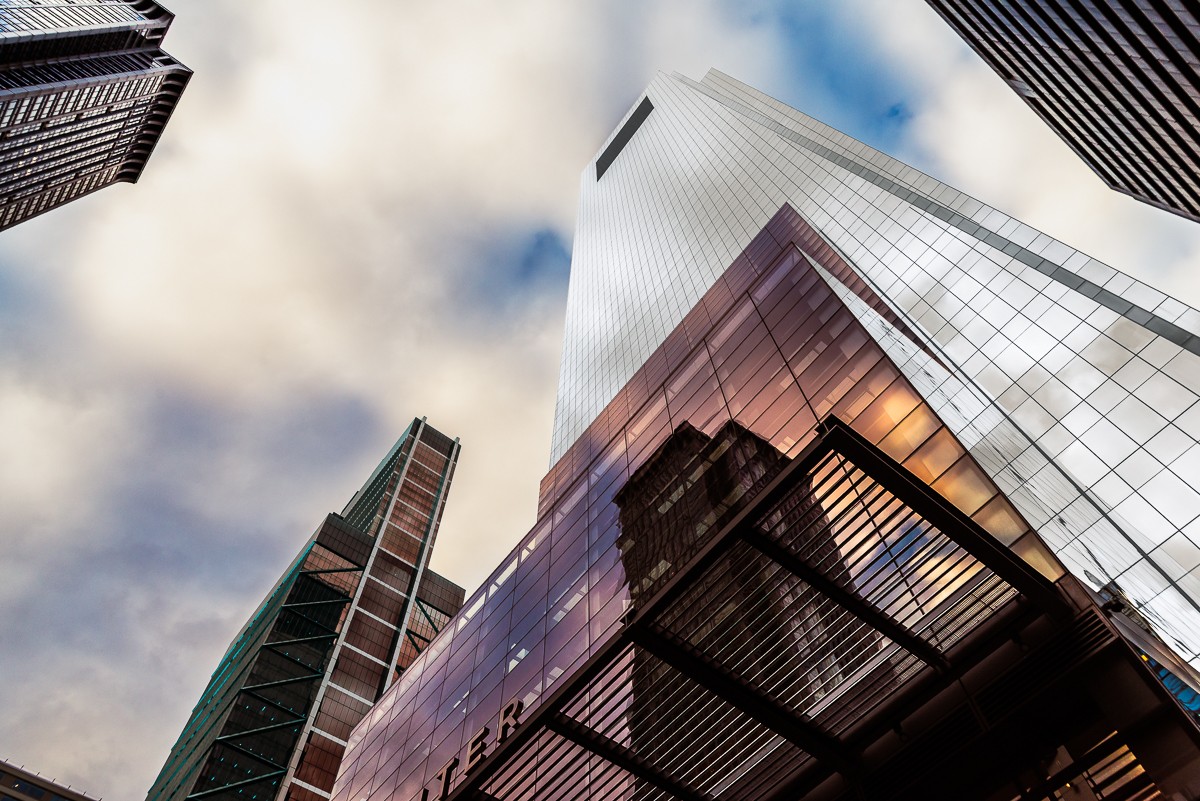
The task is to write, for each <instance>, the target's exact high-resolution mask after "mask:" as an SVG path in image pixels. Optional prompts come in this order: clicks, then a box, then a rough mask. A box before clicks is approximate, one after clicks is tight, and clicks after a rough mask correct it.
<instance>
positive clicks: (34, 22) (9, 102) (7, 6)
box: [0, 0, 192, 230]
mask: <svg viewBox="0 0 1200 801" xmlns="http://www.w3.org/2000/svg"><path fill="white" fill-rule="evenodd" d="M173 18H174V17H173V15H172V14H170V13H169V12H168V11H166V10H165V9H164V8H163V7H162V6H160V5H159V4H157V3H155V2H152V1H151V0H36V1H35V2H31V1H30V0H0V230H4V229H5V228H10V227H12V226H14V225H16V224H17V223H19V222H22V221H24V220H27V219H29V218H30V217H34V216H36V215H38V214H41V213H42V212H45V211H48V210H50V209H52V208H54V207H56V206H60V205H62V204H63V203H67V202H69V201H72V200H74V199H75V198H78V197H82V196H83V195H86V194H88V193H90V192H94V191H96V190H97V189H102V188H104V187H106V186H108V185H110V184H112V183H116V182H118V181H126V182H130V183H133V182H136V181H137V180H138V178H139V177H140V176H141V174H142V170H143V169H144V168H145V166H146V160H147V159H148V158H149V157H150V153H151V152H152V151H153V150H154V146H155V145H156V144H157V143H158V139H159V137H160V136H161V135H162V131H163V127H164V126H165V125H166V124H167V120H168V119H170V117H171V113H172V112H173V111H174V109H175V105H176V103H177V102H178V101H179V97H180V95H181V94H182V93H183V90H184V87H186V86H187V82H188V80H189V79H190V78H191V75H192V73H191V70H189V69H188V68H187V67H184V66H183V65H182V64H180V63H179V62H178V61H176V60H175V59H174V58H172V57H171V56H169V55H168V54H167V53H165V52H163V51H162V50H161V49H160V47H159V45H160V43H161V42H162V39H163V37H164V36H165V35H166V33H167V28H168V27H169V26H170V24H171V20H172V19H173Z"/></svg>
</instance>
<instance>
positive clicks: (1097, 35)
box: [929, 0, 1200, 220]
mask: <svg viewBox="0 0 1200 801" xmlns="http://www.w3.org/2000/svg"><path fill="white" fill-rule="evenodd" d="M929 5H931V6H932V7H933V8H934V9H936V10H937V12H938V13H939V14H941V15H942V17H943V18H944V19H945V20H946V22H948V23H950V26H951V27H952V28H954V30H956V31H957V32H958V34H959V35H960V36H962V37H963V39H965V40H966V41H967V43H968V44H969V45H971V47H972V48H973V49H974V50H975V52H976V53H978V54H979V55H980V57H982V58H983V60H984V61H986V62H987V63H988V66H990V67H991V68H992V69H994V70H995V71H996V72H997V73H998V74H999V75H1000V77H1001V78H1003V79H1004V80H1005V81H1007V82H1008V85H1009V86H1011V87H1012V88H1013V90H1014V91H1016V93H1017V94H1018V95H1020V96H1021V99H1022V100H1024V101H1025V102H1026V103H1027V104H1028V105H1029V107H1030V108H1031V109H1033V110H1034V111H1035V112H1036V113H1037V115H1038V116H1039V117H1041V118H1042V120H1043V121H1044V122H1045V123H1046V124H1047V125H1049V126H1050V127H1051V128H1053V129H1054V132H1055V133H1057V134H1058V135H1059V136H1061V137H1062V139H1063V141H1065V142H1066V143H1067V145H1069V146H1070V147H1071V149H1072V150H1074V151H1075V152H1076V153H1077V154H1078V155H1079V156H1080V158H1082V159H1083V160H1084V161H1085V162H1087V164H1088V166H1090V167H1091V168H1092V169H1093V170H1095V172H1096V174H1097V175H1099V176H1100V177H1101V178H1102V179H1103V180H1104V182H1105V183H1107V184H1108V185H1109V186H1111V187H1112V188H1113V189H1116V190H1117V191H1119V192H1124V193H1125V194H1127V195H1132V196H1133V197H1136V198H1138V199H1139V200H1144V201H1145V202H1147V203H1150V204H1152V205H1155V206H1158V207H1159V208H1163V209H1167V210H1168V211H1172V212H1175V213H1176V214H1180V215H1183V216H1184V217H1190V218H1191V219H1193V220H1200V15H1197V12H1196V8H1195V6H1194V5H1192V4H1188V3H1180V2H1162V1H1161V0H1116V1H1114V0H1105V2H1091V1H1090V0H1089V2H1072V0H1052V1H1051V2H1046V0H1037V2H1032V1H1031V0H1018V1H1017V2H996V0H929Z"/></svg>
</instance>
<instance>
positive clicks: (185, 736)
mask: <svg viewBox="0 0 1200 801" xmlns="http://www.w3.org/2000/svg"><path fill="white" fill-rule="evenodd" d="M458 452H459V444H458V440H451V439H450V438H448V437H446V436H445V435H443V434H442V433H440V432H439V431H437V430H436V429H434V428H433V427H432V426H430V425H428V424H427V423H426V422H425V420H424V418H422V419H419V420H413V422H412V424H411V425H410V426H409V428H408V430H407V431H405V432H404V434H403V435H402V436H401V437H400V439H399V440H398V441H397V442H396V444H395V446H394V447H393V448H392V450H391V451H390V452H389V453H388V455H387V456H386V457H384V459H383V461H381V462H380V463H379V466H378V467H377V468H376V469H375V471H374V472H373V473H372V474H371V477H370V478H368V479H367V481H366V483H364V484H363V486H362V488H361V489H360V490H359V491H358V492H356V493H355V494H354V497H353V498H351V499H350V502H349V503H348V504H346V507H345V509H343V510H342V512H341V514H333V513H331V514H329V515H328V516H327V517H326V518H325V520H324V521H323V522H322V523H321V525H320V526H318V528H317V530H316V532H315V533H314V534H313V535H312V537H311V538H310V539H309V541H308V543H307V544H306V545H305V546H304V548H303V549H302V550H301V551H300V554H299V555H298V556H297V557H296V559H295V560H294V561H293V562H292V564H291V566H290V567H289V568H288V569H287V571H285V572H284V574H283V577H282V578H281V579H280V580H279V582H278V583H277V584H276V585H275V587H274V588H273V589H272V590H271V592H270V593H269V594H268V595H267V597H266V599H265V600H264V601H263V602H262V605H261V606H259V608H258V610H257V611H256V612H255V613H254V615H252V616H251V618H250V620H249V621H248V622H247V623H246V625H245V627H244V628H243V629H242V631H241V632H240V633H239V634H238V636H237V637H236V638H235V639H234V641H233V643H232V644H231V645H230V646H229V650H228V651H227V652H226V654H225V657H224V658H223V659H222V660H221V663H220V664H219V665H218V666H217V669H216V671H215V672H214V673H213V676H212V679H211V681H210V682H209V685H208V687H207V688H206V689H205V691H204V695H203V696H202V697H201V698H200V701H199V703H198V704H197V705H196V708H195V709H194V710H193V712H192V714H191V717H190V718H189V719H188V722H187V725H186V726H185V727H184V730H183V733H182V734H181V735H180V736H179V740H178V741H177V742H176V743H175V746H174V748H172V750H171V754H170V756H169V757H168V759H167V762H166V764H165V765H164V766H163V769H162V771H161V773H160V774H159V776H158V779H157V780H156V781H155V783H154V786H153V787H152V788H151V789H150V792H149V794H148V795H147V798H148V799H149V801H168V799H175V800H177V801H183V799H198V798H211V799H235V798H236V799H280V801H282V800H283V799H297V800H298V801H319V799H324V798H328V797H329V790H330V789H331V788H332V787H333V780H334V777H335V776H336V774H337V769H338V765H339V763H340V761H341V758H342V754H343V752H344V750H345V745H346V737H348V736H349V734H350V731H351V729H353V728H354V726H355V725H357V724H358V722H359V721H360V720H362V718H363V716H364V715H366V714H367V712H368V711H369V710H370V708H371V705H372V704H373V703H375V701H376V700H377V699H378V698H379V696H380V695H381V694H382V693H383V692H384V691H385V690H386V689H387V688H388V687H390V686H391V685H392V684H393V683H394V682H395V681H396V679H397V678H398V677H400V676H402V675H404V671H405V670H406V669H407V668H408V666H409V665H410V664H411V663H412V661H413V659H415V658H416V656H417V654H419V653H420V652H421V651H422V650H423V649H424V648H425V646H426V645H428V644H429V641H430V640H431V639H432V638H433V637H435V636H436V635H437V633H438V631H440V630H441V629H442V628H443V627H444V626H445V624H446V621H448V620H449V619H450V618H451V617H452V616H453V615H454V613H455V612H457V611H458V610H459V609H460V608H461V606H462V602H463V595H464V593H463V590H462V588H461V587H458V586H456V585H454V584H452V583H451V582H450V581H448V580H446V579H445V578H443V577H441V576H439V575H438V574H436V573H434V572H433V571H432V570H428V569H427V567H426V565H427V564H428V561H429V554H430V551H431V550H432V548H433V544H434V539H435V538H436V536H437V528H438V523H439V521H440V520H441V515H442V509H443V507H444V505H445V501H446V495H447V493H448V492H449V490H450V481H451V479H452V477H453V474H454V467H455V464H456V463H457V461H458Z"/></svg>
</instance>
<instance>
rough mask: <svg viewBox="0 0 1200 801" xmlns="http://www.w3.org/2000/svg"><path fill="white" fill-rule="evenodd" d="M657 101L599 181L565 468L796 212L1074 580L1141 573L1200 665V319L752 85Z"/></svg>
mask: <svg viewBox="0 0 1200 801" xmlns="http://www.w3.org/2000/svg"><path fill="white" fill-rule="evenodd" d="M646 97H648V98H649V99H650V101H651V104H652V106H653V109H652V110H651V111H650V112H649V114H648V115H647V116H646V117H645V119H644V120H643V121H641V123H640V124H639V125H638V127H637V130H636V132H634V133H633V134H632V135H631V136H630V137H629V139H628V141H627V143H626V144H625V145H624V146H623V148H621V149H620V152H619V153H618V154H617V155H616V156H615V158H613V159H612V163H611V165H610V166H609V167H608V168H607V170H606V171H605V172H604V173H603V175H602V176H601V177H599V178H597V174H596V173H597V171H596V169H595V167H594V165H589V166H588V168H587V169H585V170H584V173H583V175H582V178H581V190H580V205H579V215H578V228H577V234H576V238H575V244H574V252H573V255H572V275H571V285H570V289H569V294H568V307H567V320H566V333H565V341H564V348H563V362H562V371H561V378H560V383H559V397H558V403H557V410H556V418H555V430H554V441H553V449H552V453H553V459H554V460H555V462H556V463H557V464H560V465H561V464H562V461H561V460H562V459H563V457H564V456H565V455H566V454H567V453H568V450H569V448H570V447H571V446H572V443H574V442H576V440H577V439H578V438H579V437H580V436H581V434H582V433H583V432H584V430H585V429H586V428H587V427H588V425H589V424H591V423H592V421H593V420H594V419H595V418H596V417H597V415H598V414H600V412H601V410H602V409H604V408H605V406H606V404H608V403H610V401H612V400H613V399H614V398H619V397H620V392H621V388H622V387H623V386H624V385H625V384H626V382H628V381H630V380H631V379H632V378H633V377H634V375H635V372H636V371H637V370H638V369H639V368H640V367H641V365H643V364H644V363H646V362H647V360H651V361H652V360H653V359H655V358H658V357H657V356H654V355H653V354H654V353H655V352H656V350H657V349H658V348H659V347H660V345H661V343H662V342H663V341H664V340H665V338H666V336H667V334H668V333H669V332H670V331H671V330H672V329H673V328H674V327H675V326H676V325H677V324H679V323H680V322H681V321H683V320H684V319H685V316H686V315H688V314H689V313H690V310H692V309H693V307H694V306H695V305H696V304H697V302H699V300H700V299H701V297H702V296H703V295H704V294H705V293H706V292H707V291H709V290H710V288H712V287H714V286H716V285H717V283H718V278H719V276H720V275H721V274H722V273H723V271H724V270H725V269H726V267H727V266H728V265H730V264H732V263H734V262H735V261H736V260H737V259H738V258H739V254H741V253H742V251H743V249H744V248H745V247H746V243H747V242H749V241H751V240H752V239H753V238H754V237H755V236H756V235H757V234H758V232H759V231H760V230H761V229H762V228H763V227H764V226H766V224H767V223H768V222H769V221H770V220H771V218H772V217H773V215H775V214H776V212H777V211H778V209H779V208H780V207H781V206H782V205H784V204H789V205H790V206H791V207H792V208H793V209H794V210H795V212H796V213H797V215H798V216H799V217H801V218H802V219H803V220H805V221H807V224H809V225H811V227H812V228H813V229H814V230H816V231H818V232H819V233H820V235H821V237H822V239H823V241H824V242H825V243H827V246H828V247H829V249H830V250H832V251H833V252H835V253H836V254H838V256H839V258H840V259H842V260H844V261H845V262H846V263H847V264H849V265H852V267H853V269H854V271H855V272H856V274H857V275H858V276H859V277H860V280H861V282H862V284H864V285H865V286H866V287H867V288H868V289H870V291H871V294H870V295H869V296H868V295H865V294H863V293H850V292H848V291H846V292H843V290H840V289H836V287H835V291H839V292H843V294H848V295H852V296H853V297H849V298H848V300H847V303H849V304H850V305H851V306H853V307H855V308H857V307H858V306H860V305H861V306H865V307H869V308H870V309H872V310H873V311H874V312H877V313H879V311H880V309H884V310H886V311H887V313H886V314H884V315H883V317H882V319H881V320H875V317H874V316H872V315H870V314H865V312H864V314H862V315H859V312H858V311H856V312H855V314H856V315H859V316H860V318H861V319H862V320H864V325H867V326H869V327H871V330H872V334H873V336H877V337H878V338H879V341H880V342H881V344H882V346H883V347H885V348H886V349H887V350H888V352H889V354H891V355H892V357H893V359H894V360H895V361H896V363H897V364H899V365H901V368H902V369H903V371H904V372H905V375H906V376H908V377H909V379H910V380H911V381H912V382H913V384H914V386H917V387H918V388H919V390H920V392H921V394H922V395H923V396H924V397H926V398H927V399H928V402H929V403H930V404H931V405H932V406H933V407H934V409H935V411H936V412H937V413H938V414H940V415H941V416H942V418H943V420H944V421H945V423H946V425H947V426H949V427H950V428H951V429H952V430H953V432H954V434H955V435H956V436H957V437H959V439H960V441H962V442H963V444H964V445H965V446H966V447H967V448H968V449H969V450H970V451H971V452H972V454H973V455H975V456H976V459H977V461H978V463H979V464H980V466H981V467H982V468H983V469H984V471H985V472H986V473H987V474H988V475H989V476H990V477H991V478H992V480H993V481H995V482H996V483H997V485H998V486H1000V487H1001V488H1002V489H1003V490H1004V492H1005V494H1006V495H1007V496H1008V497H1009V498H1010V500H1011V501H1012V503H1013V504H1014V506H1016V507H1017V509H1018V510H1019V511H1020V512H1021V514H1022V515H1023V516H1024V517H1025V518H1026V519H1027V520H1028V521H1029V522H1030V523H1031V524H1032V525H1033V526H1034V527H1035V528H1036V529H1037V530H1038V531H1039V533H1040V535H1041V536H1042V537H1043V539H1044V540H1045V541H1046V542H1048V543H1049V544H1050V545H1051V546H1052V548H1053V549H1054V550H1055V552H1056V553H1057V554H1058V555H1059V557H1060V558H1061V559H1062V560H1063V561H1064V562H1065V563H1066V564H1067V566H1068V567H1069V568H1070V569H1071V571H1072V572H1073V573H1074V574H1075V575H1077V576H1080V577H1083V578H1085V579H1086V580H1087V581H1088V582H1089V583H1090V584H1091V585H1092V586H1093V587H1099V586H1102V585H1104V584H1107V583H1109V582H1111V581H1115V582H1117V583H1118V584H1119V585H1120V586H1121V587H1122V588H1123V589H1124V590H1125V591H1126V592H1128V593H1129V595H1130V596H1131V598H1133V599H1134V601H1135V602H1136V603H1137V604H1139V606H1140V608H1141V610H1142V612H1143V613H1144V614H1145V615H1146V616H1147V617H1148V618H1150V619H1151V620H1152V621H1153V623H1154V625H1155V627H1156V628H1157V630H1158V631H1159V632H1161V633H1163V635H1164V636H1165V637H1166V638H1167V639H1168V640H1170V641H1171V643H1172V646H1173V647H1174V648H1176V649H1177V650H1178V651H1179V652H1180V653H1182V654H1184V655H1185V656H1186V657H1187V658H1188V659H1193V660H1194V659H1195V658H1196V656H1197V654H1198V653H1200V520H1198V519H1197V516H1198V515H1200V492H1198V491H1197V488H1200V445H1197V441H1198V440H1200V405H1197V403H1196V401H1197V398H1198V395H1197V393H1198V392H1200V356H1198V355H1197V354H1198V353H1200V336H1198V334H1200V312H1197V311H1196V310H1195V309H1192V308H1190V307H1188V306H1186V305H1184V304H1183V303H1180V302H1179V301H1177V300H1175V299H1173V298H1170V297H1167V296H1166V295H1164V294H1163V293H1161V292H1159V291H1157V290H1155V289H1153V288H1152V287H1149V286H1147V285H1145V284H1142V283H1139V282H1137V281H1134V280H1133V279H1131V278H1129V277H1128V276H1126V275H1124V274H1122V273H1119V272H1117V271H1116V270H1114V269H1112V268H1111V267H1108V266H1107V265H1104V264H1101V263H1099V262H1097V261H1095V260H1093V259H1090V258H1088V257H1087V256H1086V255H1084V254H1082V253H1079V252H1077V251H1075V250H1073V249H1072V248H1070V247H1068V246H1067V245H1064V244H1062V243H1061V242H1057V241H1055V240H1053V239H1051V238H1050V237H1048V236H1046V235H1045V234H1042V233H1040V232H1038V231H1036V230H1034V229H1032V228H1030V227H1029V226H1026V225H1024V224H1022V223H1020V222H1019V221H1017V220H1014V219H1012V218H1011V217H1008V216H1007V215H1005V214H1003V213H1002V212H1000V211H998V210H996V209H993V208H991V207H988V206H986V205H984V204H983V203H980V202H979V201H977V200H975V199H973V198H970V197H968V196H966V195H964V194H962V193H961V192H958V191H957V190H955V189H953V188H951V187H949V186H946V185H945V184H943V183H941V182H939V181H937V180H935V179H933V178H931V177H929V176H927V175H924V174H923V173H921V172H919V171H917V170H915V169H913V168H911V167H908V166H907V165H905V164H903V163H901V162H899V161H897V160H895V159H893V158H891V157H889V156H887V155H885V154H883V153H880V152H878V151H876V150H873V149H872V148H870V147H868V146H866V145H864V144H862V143H861V142H857V141H855V140H854V139H852V138H850V137H848V136H845V135H844V134H841V133H839V132H838V131H836V130H834V129H832V128H830V127H828V126H826V125H824V124H822V123H820V122H818V121H816V120H813V119H812V118H810V117H807V116H806V115H804V114H802V113H800V112H798V111H796V110H795V109H791V108H789V107H787V106H785V105H784V104H782V103H780V102H778V101H776V100H774V99H772V98H770V97H767V96H766V95H763V94H762V93H760V92H757V91H755V90H753V89H751V88H749V87H747V86H745V85H743V84H740V83H738V82H737V81H735V80H733V79H731V78H729V77H728V76H725V75H722V74H720V73H717V72H710V73H709V74H708V75H707V76H706V77H705V78H704V80H703V81H700V82H695V81H692V80H689V79H688V78H685V77H682V76H678V75H670V76H668V75H661V76H659V77H658V78H656V79H655V80H654V81H653V82H652V83H651V84H650V86H649V87H648V89H647V92H646ZM641 100H642V99H641V98H639V99H638V101H637V102H635V103H634V104H633V107H632V108H631V114H632V112H633V110H634V109H636V108H638V107H639V106H640V105H641ZM622 127H624V126H623V125H622V126H618V128H617V131H616V132H614V135H613V140H615V139H616V137H617V134H618V133H619V132H620V131H621V129H622ZM608 144H610V143H606V146H605V148H602V150H601V152H604V150H605V149H607V145H608ZM749 253H751V255H753V251H749ZM864 298H866V299H864ZM884 321H887V322H888V323H889V325H890V326H891V327H894V328H896V329H897V330H900V331H905V330H906V331H909V332H912V333H913V337H912V338H910V337H908V336H902V337H885V336H883V334H882V333H881V330H880V327H881V326H883V322H884ZM926 362H929V363H931V364H935V365H939V366H941V367H944V368H945V370H944V371H938V370H932V369H931V370H926V369H925V363H926ZM659 369H662V368H661V366H660V368H659ZM635 380H636V379H635ZM556 469H558V468H556ZM572 469H574V468H572Z"/></svg>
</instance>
